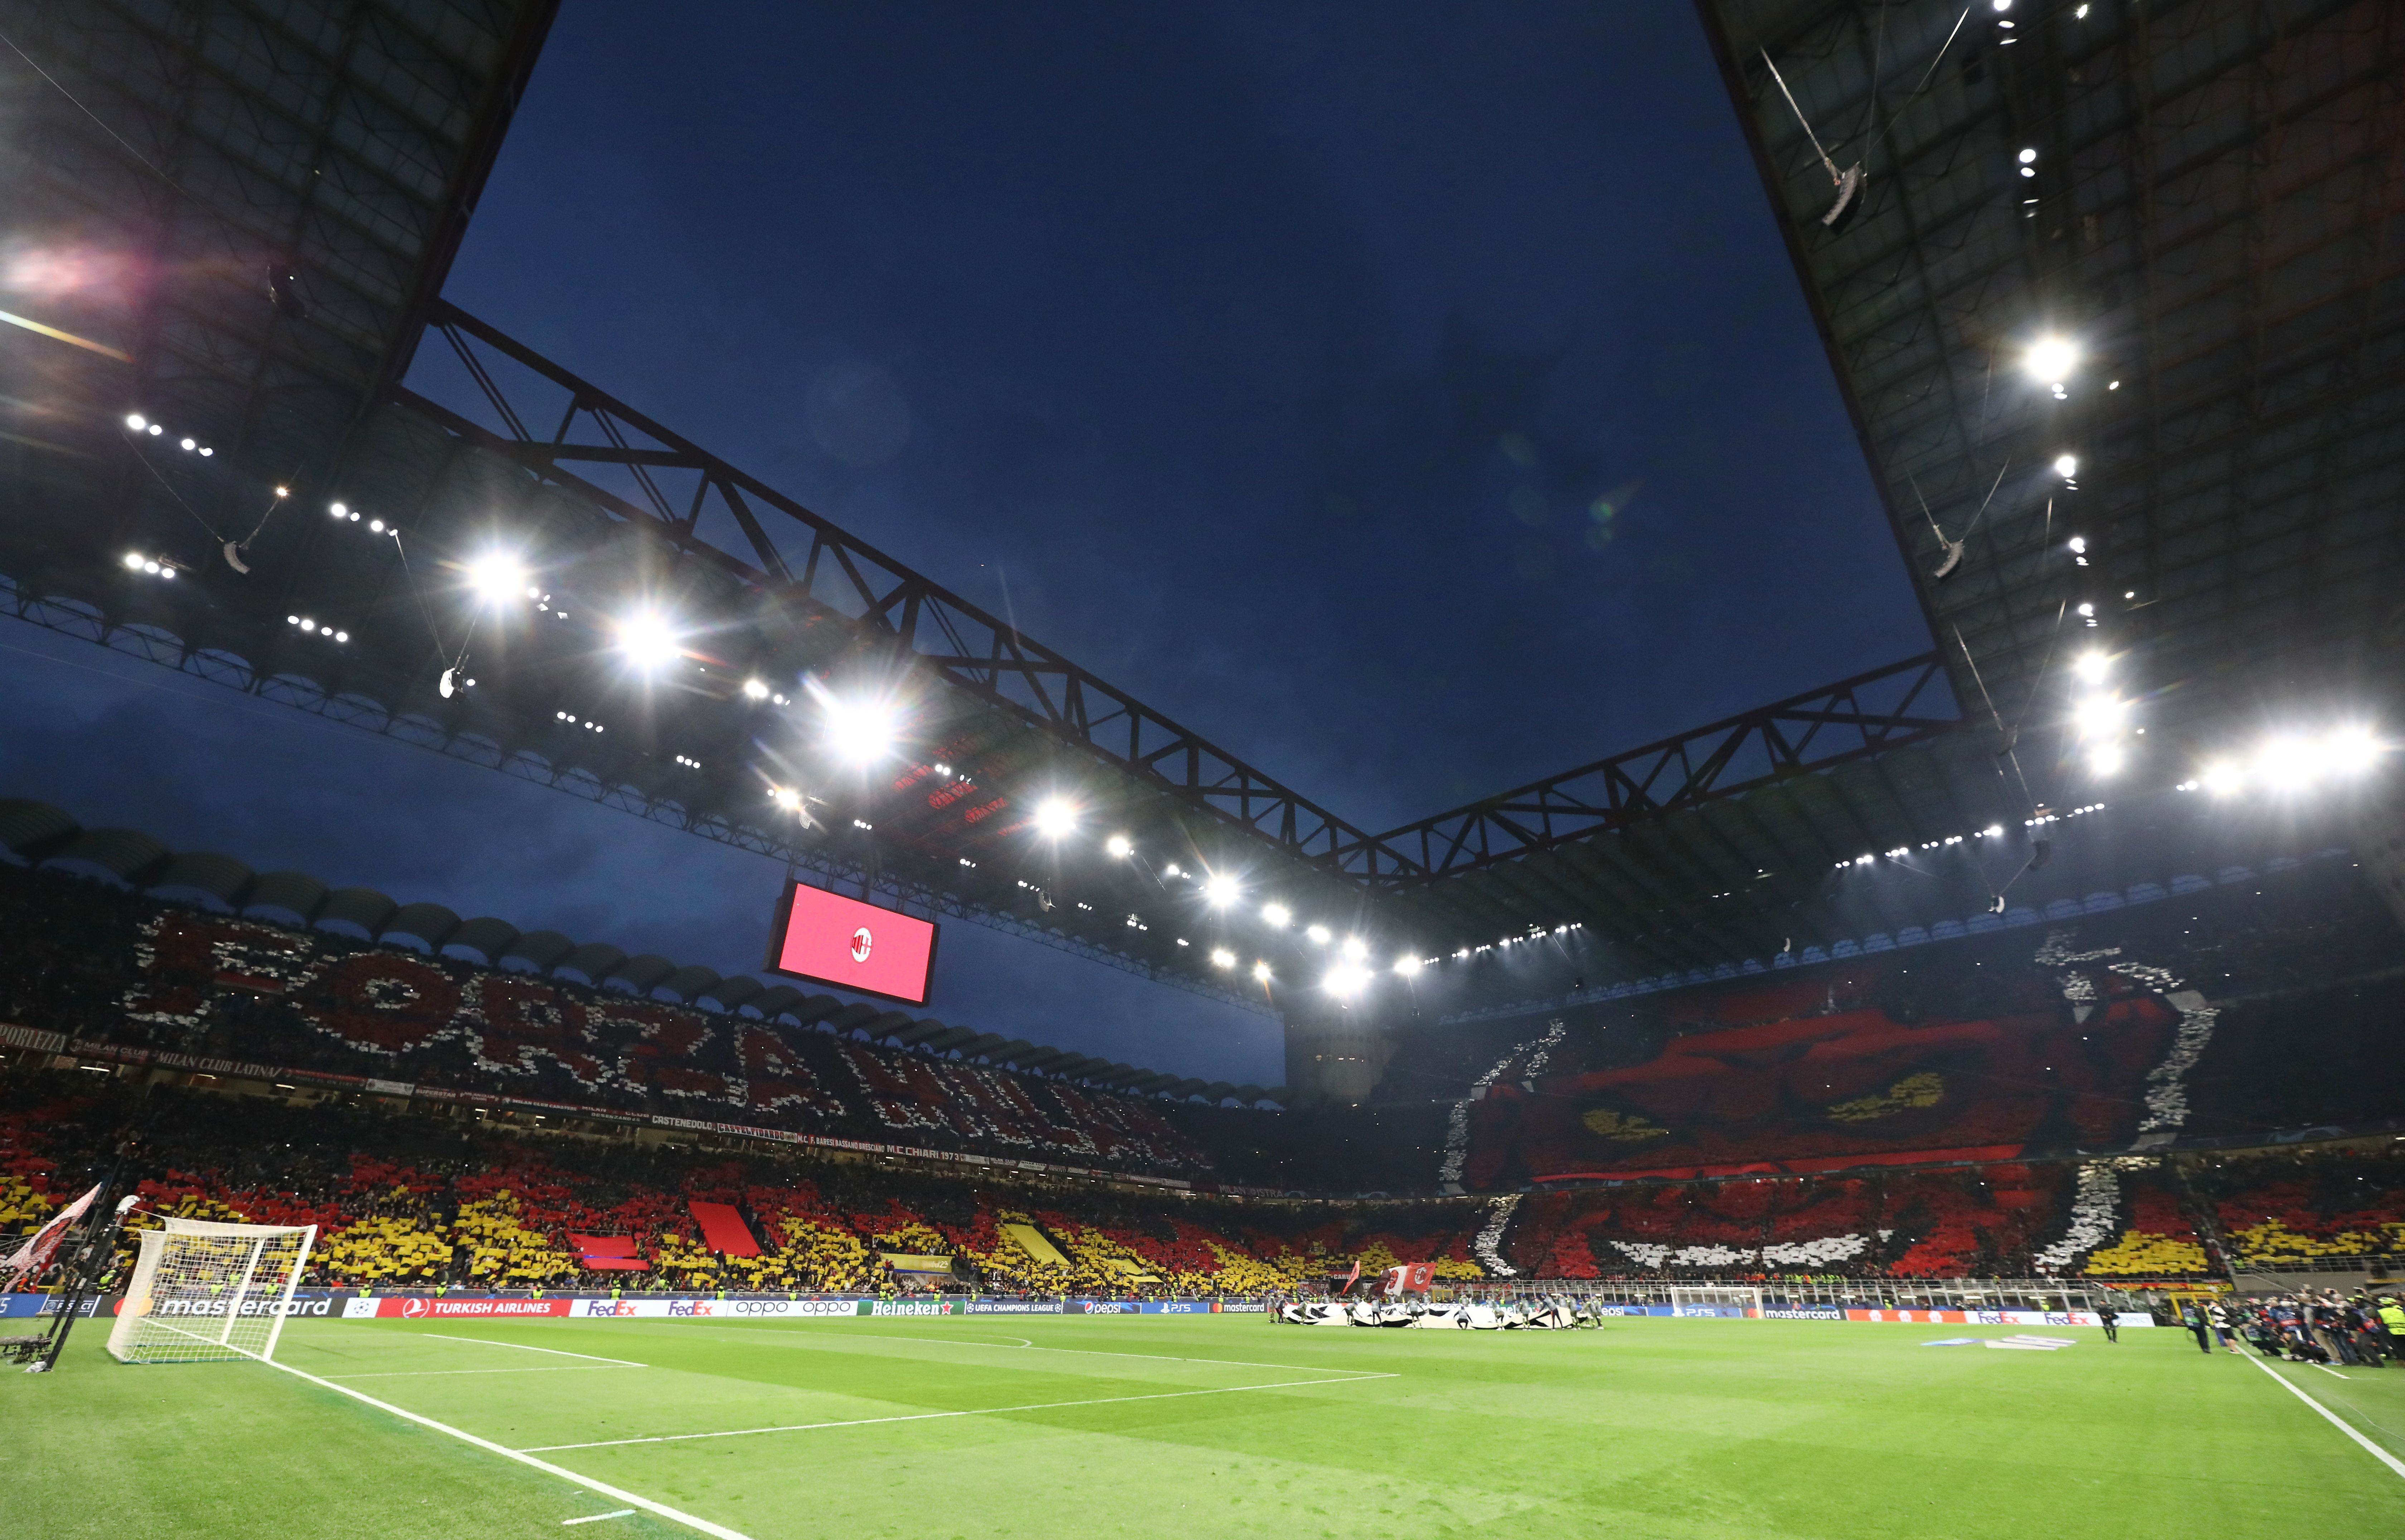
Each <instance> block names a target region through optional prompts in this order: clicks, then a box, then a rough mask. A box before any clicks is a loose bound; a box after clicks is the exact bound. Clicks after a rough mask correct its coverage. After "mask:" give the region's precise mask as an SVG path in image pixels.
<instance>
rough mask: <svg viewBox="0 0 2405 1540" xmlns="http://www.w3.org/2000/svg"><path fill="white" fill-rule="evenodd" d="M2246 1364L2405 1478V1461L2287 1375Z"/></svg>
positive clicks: (2258, 1363) (2259, 1362) (2258, 1361)
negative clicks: (2302, 1389) (2311, 1408)
mask: <svg viewBox="0 0 2405 1540" xmlns="http://www.w3.org/2000/svg"><path fill="white" fill-rule="evenodd" d="M2246 1362H2248V1363H2249V1364H2252V1365H2255V1366H2256V1367H2257V1368H2258V1369H2260V1370H2262V1371H2263V1372H2264V1373H2265V1374H2268V1375H2270V1376H2271V1378H2272V1379H2274V1380H2276V1381H2278V1382H2279V1386H2280V1388H2281V1389H2282V1390H2284V1391H2286V1392H2287V1393H2289V1394H2290V1395H2293V1396H2295V1397H2296V1398H2297V1399H2298V1400H2300V1401H2301V1402H2303V1403H2304V1404H2305V1405H2306V1406H2308V1407H2313V1408H2314V1410H2315V1411H2317V1412H2319V1413H2321V1414H2322V1415H2323V1416H2324V1417H2326V1418H2328V1420H2329V1424H2330V1426H2331V1427H2334V1428H2336V1429H2337V1430H2338V1431H2339V1432H2341V1433H2342V1434H2344V1435H2347V1436H2348V1437H2349V1438H2352V1439H2354V1440H2355V1441H2356V1443H2358V1444H2360V1445H2362V1446H2363V1448H2364V1450H2365V1452H2366V1453H2368V1454H2370V1456H2371V1458H2373V1459H2374V1460H2377V1461H2379V1462H2380V1463H2382V1464H2384V1465H2385V1466H2387V1467H2388V1468H2389V1469H2390V1470H2392V1471H2395V1472H2396V1473H2397V1474H2398V1476H2405V1460H2399V1459H2398V1458H2397V1457H2396V1456H2395V1455H2393V1454H2391V1453H2389V1452H2388V1451H2387V1450H2386V1449H2382V1448H2381V1447H2380V1446H2379V1445H2377V1444H2375V1443H2373V1442H2372V1441H2371V1440H2370V1439H2369V1438H2366V1437H2364V1436H2363V1435H2361V1434H2359V1433H2357V1432H2356V1431H2355V1428H2354V1426H2353V1425H2352V1424H2351V1423H2349V1422H2348V1421H2346V1419H2344V1418H2342V1417H2341V1416H2339V1414H2338V1413H2336V1412H2334V1411H2332V1410H2330V1409H2329V1408H2328V1407H2325V1406H2323V1405H2322V1404H2321V1403H2320V1402H2318V1401H2316V1400H2314V1398H2313V1397H2312V1396H2310V1395H2307V1394H2306V1393H2304V1392H2303V1391H2300V1390H2299V1389H2298V1388H2297V1387H2296V1386H2295V1385H2293V1384H2291V1383H2290V1382H2289V1380H2288V1377H2287V1376H2286V1375H2285V1374H2282V1373H2281V1372H2280V1371H2279V1370H2277V1369H2275V1368H2273V1367H2272V1366H2271V1365H2269V1364H2266V1363H2264V1362H2263V1361H2262V1360H2261V1359H2259V1358H2250V1359H2248V1360H2247V1361H2246Z"/></svg>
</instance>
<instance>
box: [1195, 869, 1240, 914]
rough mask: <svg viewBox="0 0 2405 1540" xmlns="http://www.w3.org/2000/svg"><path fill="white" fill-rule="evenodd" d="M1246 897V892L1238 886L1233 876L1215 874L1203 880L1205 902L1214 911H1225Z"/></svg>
mask: <svg viewBox="0 0 2405 1540" xmlns="http://www.w3.org/2000/svg"><path fill="white" fill-rule="evenodd" d="M1244 896H1245V890H1244V889H1242V888H1240V887H1238V886H1237V885H1236V879H1235V878H1233V877H1231V876H1225V875H1217V874H1214V875H1211V876H1209V877H1206V878H1204V879H1203V882H1202V898H1203V901H1204V902H1205V903H1209V904H1210V905H1211V907H1212V908H1214V909H1225V908H1226V907H1227V906H1228V905H1230V904H1231V903H1235V902H1236V901H1237V900H1238V899H1240V898H1242V897H1244Z"/></svg>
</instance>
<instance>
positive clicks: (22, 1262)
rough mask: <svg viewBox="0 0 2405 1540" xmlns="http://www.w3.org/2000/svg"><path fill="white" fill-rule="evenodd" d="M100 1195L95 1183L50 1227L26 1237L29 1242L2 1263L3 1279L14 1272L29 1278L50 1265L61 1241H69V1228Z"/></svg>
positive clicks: (0, 1275) (52, 1218) (54, 1217)
mask: <svg viewBox="0 0 2405 1540" xmlns="http://www.w3.org/2000/svg"><path fill="white" fill-rule="evenodd" d="M99 1196H100V1183H97V1182H95V1183H92V1185H91V1191H90V1192H88V1193H86V1194H84V1195H83V1196H82V1197H78V1198H77V1199H76V1200H75V1201H74V1202H73V1203H70V1204H68V1205H67V1206H66V1207H65V1208H63V1209H61V1210H60V1211H58V1212H57V1213H55V1214H52V1215H51V1216H50V1222H49V1224H47V1225H43V1226H42V1227H41V1228H40V1229H38V1230H35V1232H34V1233H33V1234H32V1235H30V1236H27V1237H26V1238H25V1243H24V1244H23V1245H21V1246H20V1247H18V1248H17V1251H16V1254H15V1255H13V1256H11V1257H9V1258H8V1260H7V1261H6V1262H0V1278H6V1277H7V1275H8V1274H10V1273H22V1274H23V1275H24V1276H25V1277H27V1278H34V1277H36V1276H38V1275H39V1274H40V1272H41V1270H42V1269H43V1268H44V1267H49V1265H50V1257H51V1254H52V1253H55V1252H57V1251H58V1249H59V1242H60V1241H61V1240H63V1239H65V1238H66V1233H67V1229H68V1227H69V1226H70V1225H74V1224H75V1222H76V1221H77V1220H78V1219H81V1218H82V1217H83V1214H84V1211H85V1210H86V1209H89V1208H91V1200H92V1199H93V1198H95V1197H99Z"/></svg>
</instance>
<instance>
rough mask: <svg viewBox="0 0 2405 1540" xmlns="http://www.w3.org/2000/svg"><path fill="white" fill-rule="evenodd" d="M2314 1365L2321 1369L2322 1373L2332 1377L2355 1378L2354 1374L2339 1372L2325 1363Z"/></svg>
mask: <svg viewBox="0 0 2405 1540" xmlns="http://www.w3.org/2000/svg"><path fill="white" fill-rule="evenodd" d="M2314 1368H2317V1369H2319V1370H2321V1371H2322V1373H2324V1374H2326V1375H2328V1376H2329V1377H2330V1378H2331V1379H2354V1378H2355V1376H2353V1375H2351V1374H2341V1373H2339V1372H2338V1371H2337V1370H2336V1369H2333V1368H2331V1367H2330V1366H2329V1365H2327V1364H2316V1365H2314Z"/></svg>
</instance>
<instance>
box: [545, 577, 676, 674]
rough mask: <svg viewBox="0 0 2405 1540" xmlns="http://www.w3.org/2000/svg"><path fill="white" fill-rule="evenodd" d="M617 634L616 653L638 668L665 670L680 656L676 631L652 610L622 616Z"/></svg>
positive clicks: (664, 617)
mask: <svg viewBox="0 0 2405 1540" xmlns="http://www.w3.org/2000/svg"><path fill="white" fill-rule="evenodd" d="M513 581H522V580H517V579H514V578H513ZM617 631H618V651H620V652H621V653H624V654H625V655H626V661H627V662H628V663H631V664H633V665H635V666H636V667H638V668H640V669H644V670H647V671H648V670H651V669H655V668H665V667H667V666H668V665H669V664H672V663H674V662H676V661H677V659H679V658H681V657H682V656H683V655H684V653H683V650H682V648H680V647H678V646H677V634H676V627H675V626H673V625H670V624H669V623H668V618H667V617H666V616H664V615H662V614H660V613H659V611H657V610H655V609H639V610H637V611H636V612H635V613H633V614H631V615H628V616H626V618H625V619H623V620H621V621H619V622H618V625H617Z"/></svg>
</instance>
